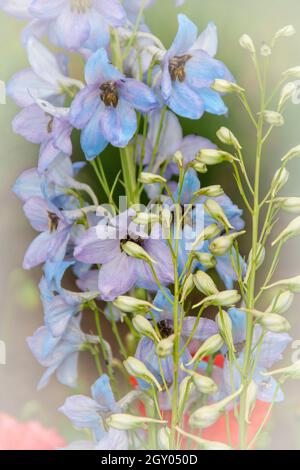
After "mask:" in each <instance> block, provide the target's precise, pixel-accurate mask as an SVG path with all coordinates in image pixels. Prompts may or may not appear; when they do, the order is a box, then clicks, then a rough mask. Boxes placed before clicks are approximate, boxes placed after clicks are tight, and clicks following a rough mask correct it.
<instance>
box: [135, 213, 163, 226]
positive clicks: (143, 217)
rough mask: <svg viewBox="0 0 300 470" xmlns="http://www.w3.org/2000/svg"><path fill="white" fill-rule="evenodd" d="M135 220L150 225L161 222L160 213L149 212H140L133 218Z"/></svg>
mask: <svg viewBox="0 0 300 470" xmlns="http://www.w3.org/2000/svg"><path fill="white" fill-rule="evenodd" d="M133 222H134V223H135V224H137V225H148V224H153V223H155V222H159V215H158V214H153V213H149V212H140V213H139V214H137V215H136V217H135V218H134V219H133Z"/></svg>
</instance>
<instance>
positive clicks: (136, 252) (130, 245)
mask: <svg viewBox="0 0 300 470" xmlns="http://www.w3.org/2000/svg"><path fill="white" fill-rule="evenodd" d="M122 250H123V251H124V252H125V253H126V254H127V255H128V256H131V257H132V258H137V259H142V260H144V261H147V262H148V263H153V264H157V261H155V260H154V259H153V258H151V256H150V255H149V254H148V253H147V251H146V250H144V248H143V247H141V246H140V245H138V244H137V243H134V242H131V241H128V242H126V243H124V245H122Z"/></svg>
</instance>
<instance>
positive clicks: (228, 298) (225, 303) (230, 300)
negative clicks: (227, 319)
mask: <svg viewBox="0 0 300 470" xmlns="http://www.w3.org/2000/svg"><path fill="white" fill-rule="evenodd" d="M240 300H241V296H240V294H239V293H238V291H237V290H224V291H222V292H219V293H218V294H215V295H210V296H209V297H206V298H205V299H203V300H201V302H199V303H198V304H196V305H193V308H197V307H200V306H201V305H206V306H208V305H214V306H215V307H231V306H233V305H235V304H237V303H238V302H239V301H240Z"/></svg>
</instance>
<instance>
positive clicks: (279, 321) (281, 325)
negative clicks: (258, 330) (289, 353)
mask: <svg viewBox="0 0 300 470" xmlns="http://www.w3.org/2000/svg"><path fill="white" fill-rule="evenodd" d="M259 323H260V324H261V325H262V326H263V327H264V328H266V329H267V330H269V331H272V332H273V333H286V332H287V331H290V329H291V325H290V323H289V322H288V321H287V319H286V318H284V317H282V316H281V315H277V313H266V314H265V315H264V316H263V317H262V318H261V319H260V320H259Z"/></svg>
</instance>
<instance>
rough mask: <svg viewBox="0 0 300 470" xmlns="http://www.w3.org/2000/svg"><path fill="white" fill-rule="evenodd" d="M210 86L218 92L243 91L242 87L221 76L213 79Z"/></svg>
mask: <svg viewBox="0 0 300 470" xmlns="http://www.w3.org/2000/svg"><path fill="white" fill-rule="evenodd" d="M211 88H212V89H213V90H214V91H217V92H219V93H243V92H244V91H245V90H244V88H242V87H240V86H238V85H237V84H236V83H233V82H229V81H228V80H223V79H221V78H218V79H217V80H215V81H214V82H213V84H212V86H211Z"/></svg>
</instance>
